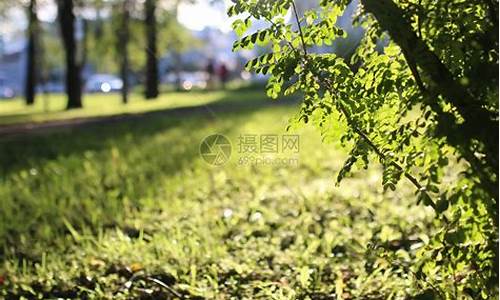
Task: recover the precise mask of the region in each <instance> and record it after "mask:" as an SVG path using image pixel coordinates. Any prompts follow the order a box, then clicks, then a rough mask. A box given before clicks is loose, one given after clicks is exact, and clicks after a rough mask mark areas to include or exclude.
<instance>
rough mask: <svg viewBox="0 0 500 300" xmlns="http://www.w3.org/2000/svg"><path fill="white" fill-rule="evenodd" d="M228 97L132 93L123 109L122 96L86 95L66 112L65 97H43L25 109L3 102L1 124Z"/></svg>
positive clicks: (160, 107) (14, 102) (192, 103)
mask: <svg viewBox="0 0 500 300" xmlns="http://www.w3.org/2000/svg"><path fill="white" fill-rule="evenodd" d="M224 94H225V92H224V91H220V92H211V93H207V92H203V91H193V92H190V93H188V92H172V93H168V94H161V95H160V96H159V97H158V98H157V99H154V100H146V99H144V97H143V95H141V94H137V93H132V94H131V95H130V102H129V103H128V104H127V105H124V104H123V103H122V102H121V96H120V95H119V94H86V95H85V96H84V98H83V108H81V109H72V110H69V111H67V110H66V109H65V108H66V96H65V95H63V94H50V95H48V96H45V95H40V96H39V97H38V98H37V101H36V102H35V105H33V106H26V105H25V104H24V102H23V100H22V99H19V98H18V99H14V100H5V101H0V124H13V123H21V122H43V121H51V120H63V119H72V118H88V117H102V116H110V115H118V114H132V113H142V112H148V111H155V110H163V109H171V108H176V107H189V106H198V105H203V104H209V103H212V102H214V101H216V100H217V99H220V98H221V97H223V96H224Z"/></svg>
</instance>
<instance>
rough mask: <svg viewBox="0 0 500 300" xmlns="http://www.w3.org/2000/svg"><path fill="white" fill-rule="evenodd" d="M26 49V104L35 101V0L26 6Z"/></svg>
mask: <svg viewBox="0 0 500 300" xmlns="http://www.w3.org/2000/svg"><path fill="white" fill-rule="evenodd" d="M28 19H29V26H28V49H27V52H28V53H27V56H28V58H27V61H26V80H25V90H24V95H25V97H26V105H33V103H35V88H36V81H37V80H36V78H37V76H36V75H37V68H36V65H37V61H36V48H37V43H36V37H37V35H38V18H37V14H36V0H31V1H30V3H29V7H28Z"/></svg>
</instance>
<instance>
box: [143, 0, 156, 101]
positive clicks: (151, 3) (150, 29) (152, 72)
mask: <svg viewBox="0 0 500 300" xmlns="http://www.w3.org/2000/svg"><path fill="white" fill-rule="evenodd" d="M144 5H145V7H144V10H145V13H146V38H147V48H146V57H147V59H146V91H145V96H146V99H153V98H156V97H158V59H157V55H156V54H157V45H156V42H157V36H156V35H157V32H156V0H146V2H145V3H144Z"/></svg>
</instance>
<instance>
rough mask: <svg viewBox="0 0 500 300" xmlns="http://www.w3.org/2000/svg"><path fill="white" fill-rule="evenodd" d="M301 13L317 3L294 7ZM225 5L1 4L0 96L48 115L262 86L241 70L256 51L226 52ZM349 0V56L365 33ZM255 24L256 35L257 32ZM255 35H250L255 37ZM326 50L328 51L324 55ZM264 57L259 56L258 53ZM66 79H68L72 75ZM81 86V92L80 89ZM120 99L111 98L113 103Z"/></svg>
mask: <svg viewBox="0 0 500 300" xmlns="http://www.w3.org/2000/svg"><path fill="white" fill-rule="evenodd" d="M297 2H298V7H299V9H300V10H305V9H308V8H311V7H314V6H315V5H317V3H315V2H317V1H310V0H303V1H297ZM229 4H230V1H229V0H205V1H203V0H199V1H194V0H141V1H132V0H87V1H76V0H75V1H53V0H52V1H51V0H18V1H13V0H9V1H2V4H0V16H1V18H2V19H1V21H0V23H1V24H2V26H0V98H2V99H16V100H18V101H21V98H24V101H25V103H26V104H28V105H31V104H33V103H34V102H35V101H34V99H35V96H36V95H38V94H43V95H44V97H43V98H42V99H43V105H42V106H40V107H41V108H43V109H44V110H47V111H48V110H51V107H52V108H53V109H61V108H64V105H63V104H61V103H59V102H60V101H62V100H60V99H59V98H61V97H59V98H58V97H55V99H52V101H55V102H52V104H53V105H52V106H51V102H50V101H51V97H50V95H54V94H63V93H67V94H68V99H67V103H66V105H65V108H79V107H81V106H83V102H82V101H83V100H82V97H83V96H82V93H83V95H84V94H96V93H100V94H108V93H116V94H118V93H121V98H122V102H124V103H127V102H128V101H129V99H128V94H129V93H130V92H137V93H139V94H142V95H144V97H145V98H147V99H155V98H157V97H158V95H159V94H160V93H163V92H169V91H190V90H207V89H210V90H212V89H222V88H225V87H226V84H229V85H230V86H237V85H241V84H244V83H263V82H265V80H266V78H265V77H264V76H257V75H255V74H250V73H248V72H246V71H245V70H244V65H245V63H246V61H247V60H248V59H249V58H251V57H253V56H255V55H256V53H254V52H255V51H257V52H258V51H259V50H255V51H239V52H236V53H235V52H232V44H233V42H234V41H235V40H236V38H237V37H236V35H235V33H234V32H233V31H232V29H231V23H232V20H231V19H230V18H228V17H227V15H226V9H227V7H228V6H229ZM356 7H357V3H356V2H353V3H352V4H351V5H350V7H349V9H348V10H346V12H345V14H344V16H343V17H342V18H341V19H340V20H339V24H340V25H341V26H342V27H343V28H344V29H346V30H347V31H348V38H346V39H344V40H339V41H337V42H336V43H335V44H334V45H332V46H331V47H333V48H334V51H335V52H337V53H339V54H340V55H343V56H349V55H350V54H351V52H352V51H353V49H354V48H355V47H356V45H357V43H358V41H359V39H360V37H361V35H362V31H361V29H358V28H353V27H352V25H351V24H352V15H353V13H354V11H355V9H356ZM260 25H262V24H259V22H255V23H254V24H253V25H252V26H253V28H252V29H254V30H255V29H258V28H259V27H260ZM251 31H252V30H251ZM328 50H329V51H331V48H330V47H329V49H328ZM262 51H265V49H262ZM67 74H70V75H71V76H68V75H67ZM80 87H81V88H80ZM115 97H117V96H115Z"/></svg>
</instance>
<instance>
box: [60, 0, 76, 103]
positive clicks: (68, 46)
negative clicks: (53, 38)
mask: <svg viewBox="0 0 500 300" xmlns="http://www.w3.org/2000/svg"><path fill="white" fill-rule="evenodd" d="M57 7H58V19H59V25H60V27H61V35H62V40H63V45H64V51H65V55H66V94H67V96H68V104H67V106H66V108H67V109H72V108H80V107H82V79H81V66H80V65H79V64H78V61H77V43H76V38H75V19H76V18H75V14H74V12H73V7H74V3H73V0H59V1H58V3H57Z"/></svg>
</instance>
